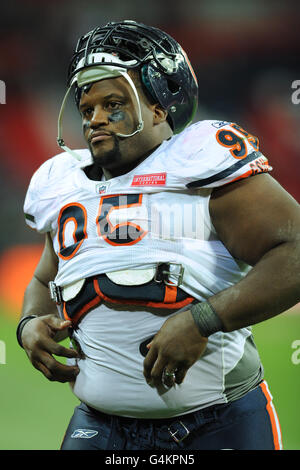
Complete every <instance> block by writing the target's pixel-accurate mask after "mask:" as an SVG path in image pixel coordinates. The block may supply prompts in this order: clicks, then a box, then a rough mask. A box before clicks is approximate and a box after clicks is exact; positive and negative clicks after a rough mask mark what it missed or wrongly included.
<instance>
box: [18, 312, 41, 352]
mask: <svg viewBox="0 0 300 470" xmlns="http://www.w3.org/2000/svg"><path fill="white" fill-rule="evenodd" d="M33 318H37V315H27V317H24V318H21V320H20V321H19V324H18V326H17V331H16V333H17V341H18V343H19V345H20V346H21V348H24V346H23V343H22V331H23V328H24V326H25V325H26V323H27V322H29V321H30V320H32V319H33Z"/></svg>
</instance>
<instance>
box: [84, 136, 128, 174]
mask: <svg viewBox="0 0 300 470" xmlns="http://www.w3.org/2000/svg"><path fill="white" fill-rule="evenodd" d="M112 139H113V141H114V144H113V147H112V148H111V149H110V150H102V151H101V148H100V149H98V148H96V149H93V146H92V145H91V144H89V150H90V152H91V154H92V157H93V164H94V166H95V167H96V168H98V169H99V170H101V171H103V169H106V168H107V169H108V170H109V169H110V168H114V166H115V165H116V164H118V163H119V164H120V162H121V159H122V155H121V150H120V143H119V140H118V138H117V136H115V135H112ZM99 147H101V144H99Z"/></svg>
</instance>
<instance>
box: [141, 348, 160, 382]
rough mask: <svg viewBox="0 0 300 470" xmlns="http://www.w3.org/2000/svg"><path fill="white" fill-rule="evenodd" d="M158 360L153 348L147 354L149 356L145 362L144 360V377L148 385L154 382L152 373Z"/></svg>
mask: <svg viewBox="0 0 300 470" xmlns="http://www.w3.org/2000/svg"><path fill="white" fill-rule="evenodd" d="M156 359H157V352H156V350H155V348H151V349H150V350H149V352H148V353H147V356H146V357H145V360H144V377H145V379H146V382H147V383H148V385H151V381H152V379H151V371H152V368H153V365H154V363H155V361H156Z"/></svg>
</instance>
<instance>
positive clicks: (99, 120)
mask: <svg viewBox="0 0 300 470" xmlns="http://www.w3.org/2000/svg"><path fill="white" fill-rule="evenodd" d="M108 123H109V120H108V113H106V112H105V111H104V109H103V108H102V107H101V106H95V108H94V112H93V115H92V118H91V121H90V127H91V128H93V129H95V128H97V127H99V126H103V125H107V124H108Z"/></svg>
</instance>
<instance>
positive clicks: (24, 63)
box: [0, 0, 300, 450]
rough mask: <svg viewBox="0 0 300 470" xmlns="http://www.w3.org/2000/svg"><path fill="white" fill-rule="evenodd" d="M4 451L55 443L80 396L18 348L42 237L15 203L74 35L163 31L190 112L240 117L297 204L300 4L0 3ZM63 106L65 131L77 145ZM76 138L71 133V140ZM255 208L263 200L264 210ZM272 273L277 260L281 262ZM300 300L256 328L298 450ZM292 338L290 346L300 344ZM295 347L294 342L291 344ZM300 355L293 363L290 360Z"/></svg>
mask: <svg viewBox="0 0 300 470" xmlns="http://www.w3.org/2000/svg"><path fill="white" fill-rule="evenodd" d="M0 17H1V19H0V79H1V80H3V81H4V82H5V84H6V104H0V178H1V180H0V199H1V206H0V217H1V220H2V230H1V232H0V449H7V450H9V449H57V448H59V445H60V442H61V440H62V437H63V434H64V431H65V428H66V426H67V424H68V421H69V418H70V416H71V414H72V410H73V408H74V406H75V405H76V404H77V400H76V399H75V398H74V397H73V396H72V394H71V392H70V391H69V389H68V385H66V384H58V383H52V382H48V381H47V380H46V379H44V377H43V376H41V374H40V373H38V372H37V371H36V370H35V369H33V367H32V366H31V365H30V364H29V361H28V360H27V358H26V355H25V353H24V351H22V350H20V348H19V347H18V346H17V344H16V340H15V327H16V323H17V318H18V316H19V312H20V308H21V303H22V297H23V292H24V289H25V286H26V284H27V282H28V281H29V280H30V278H31V275H32V273H33V270H34V267H35V265H36V263H37V260H38V258H39V255H40V252H41V244H42V243H43V240H42V239H41V238H40V236H38V235H37V234H35V233H33V231H31V230H30V229H28V228H26V226H25V223H24V219H23V214H22V205H23V200H24V196H25V192H26V188H27V186H28V183H29V180H30V177H31V175H32V173H33V172H34V171H35V170H36V169H37V168H38V167H39V165H40V164H41V163H42V162H43V161H44V160H46V159H47V158H49V157H51V156H52V155H54V154H56V153H58V152H59V148H58V147H57V145H56V120H57V115H58V110H59V107H60V103H61V100H62V97H63V95H64V92H65V81H66V70H67V65H68V62H69V59H70V55H71V53H72V50H73V47H74V46H75V44H76V41H77V38H78V37H79V35H81V34H83V33H85V32H87V31H89V30H91V29H92V28H93V27H95V26H98V25H100V24H104V23H106V22H108V21H114V20H121V19H134V20H137V21H141V22H144V23H147V24H151V25H153V26H157V27H160V28H162V29H164V30H166V31H167V32H169V33H170V34H171V35H173V36H174V37H175V38H176V39H177V40H178V41H179V42H180V43H181V44H182V46H183V48H184V49H185V50H186V51H187V52H188V55H189V57H190V59H191V62H192V64H193V65H194V68H195V71H196V74H197V76H198V80H199V110H198V114H197V117H196V119H197V120H198V119H206V118H208V119H214V118H215V119H220V120H223V119H225V120H231V121H234V122H238V123H239V124H240V125H241V126H242V127H244V128H245V129H247V130H248V131H249V132H251V133H253V134H254V135H257V136H259V138H260V143H261V149H262V152H263V153H264V154H265V155H266V156H268V157H269V160H270V162H271V164H272V166H273V167H274V172H273V175H274V177H276V178H277V179H278V181H279V182H280V183H281V184H282V185H283V186H284V187H285V188H286V189H287V190H288V191H289V192H290V193H291V194H292V195H293V196H294V197H295V198H296V199H297V200H298V201H300V185H299V174H300V171H299V170H300V159H299V155H300V139H299V124H300V104H298V105H297V104H296V103H293V101H292V93H293V89H292V83H293V82H294V81H295V80H300V61H299V52H300V3H299V2H298V0H294V1H293V0H285V1H284V2H282V1H279V0H265V1H261V0H251V1H249V0H247V1H246V0H239V1H234V0H231V1H230V0H185V1H184V2H183V1H181V0H163V1H161V0H149V1H148V2H141V1H140V0H126V1H124V0H110V1H109V2H107V1H102V0H97V1H96V0H89V1H87V2H82V1H80V0H52V1H50V0H44V1H41V0H40V1H39V0H10V1H9V2H3V3H2V5H1V11H0ZM73 111H74V108H72V107H70V109H68V111H67V116H66V119H65V128H64V136H65V137H66V142H67V143H69V144H70V145H71V146H72V147H73V148H75V147H77V148H78V147H81V146H82V145H83V141H82V139H81V137H80V134H81V133H80V125H79V121H78V119H76V117H75V114H74V113H73ZM78 136H79V137H78ZM262 210H264V211H266V213H267V208H266V207H264V206H263V201H262ZM278 269H280V267H278ZM299 327H300V307H299V306H295V307H294V308H293V309H291V310H290V311H289V312H286V313H284V314H283V315H281V316H279V317H277V318H274V319H271V320H268V321H267V322H264V323H262V324H260V325H257V326H256V327H255V328H254V335H255V339H256V343H257V345H258V348H259V351H260V354H261V358H262V360H263V363H264V366H265V376H266V379H267V381H268V383H269V386H270V388H271V391H272V394H273V396H274V401H275V405H276V407H277V411H278V414H279V418H280V421H281V427H282V431H283V442H284V447H285V449H297V450H299V449H300V405H299V390H300V350H299V354H298V352H297V349H293V346H294V348H295V347H297V345H300V328H299ZM297 341H298V342H297ZM298 348H299V346H298ZM298 363H299V364H298Z"/></svg>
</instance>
